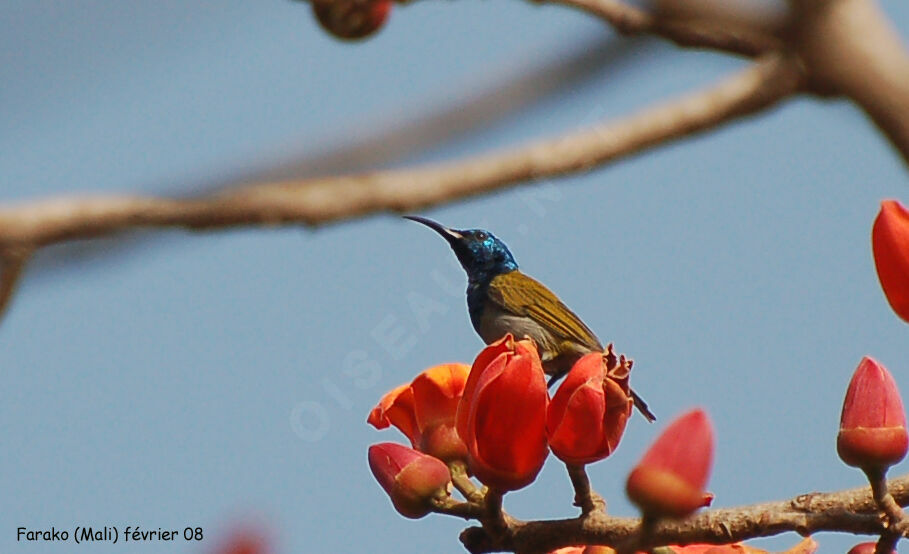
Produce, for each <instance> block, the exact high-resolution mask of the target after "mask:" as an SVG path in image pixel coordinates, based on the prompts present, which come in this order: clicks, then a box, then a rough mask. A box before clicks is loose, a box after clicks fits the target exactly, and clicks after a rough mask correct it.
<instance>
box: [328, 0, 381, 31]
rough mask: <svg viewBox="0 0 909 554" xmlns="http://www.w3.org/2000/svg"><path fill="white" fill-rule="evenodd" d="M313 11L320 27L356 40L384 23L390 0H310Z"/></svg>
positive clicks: (376, 29)
mask: <svg viewBox="0 0 909 554" xmlns="http://www.w3.org/2000/svg"><path fill="white" fill-rule="evenodd" d="M312 9H313V13H315V15H316V19H317V20H318V21H319V24H320V25H322V28H323V29H325V30H326V31H328V32H329V33H331V34H332V35H334V36H336V37H338V38H340V39H346V40H358V39H362V38H366V37H368V36H369V35H371V34H373V33H375V32H376V31H378V30H379V28H380V27H381V26H382V25H384V24H385V20H386V19H388V13H389V12H390V11H391V0H312Z"/></svg>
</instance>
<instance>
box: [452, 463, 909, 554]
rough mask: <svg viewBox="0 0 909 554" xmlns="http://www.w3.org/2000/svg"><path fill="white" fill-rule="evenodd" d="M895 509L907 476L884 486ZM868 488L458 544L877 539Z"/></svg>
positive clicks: (474, 532)
mask: <svg viewBox="0 0 909 554" xmlns="http://www.w3.org/2000/svg"><path fill="white" fill-rule="evenodd" d="M889 491H890V494H891V495H892V496H893V498H894V499H895V501H896V502H897V503H898V504H899V505H906V504H909V475H904V476H902V477H900V478H898V479H895V480H893V481H891V482H890V486H889ZM881 516H882V514H881V513H880V512H879V511H878V506H877V504H876V503H875V500H874V498H873V497H872V494H871V489H870V488H869V487H861V488H856V489H849V490H844V491H840V492H834V493H810V494H803V495H800V496H797V497H795V498H793V499H791V500H785V501H780V502H767V503H763V504H754V505H751V506H742V507H738V508H726V509H717V510H709V511H705V512H701V513H699V514H696V515H694V516H692V517H690V518H687V519H682V520H658V521H655V522H653V523H652V524H651V525H648V526H647V528H646V529H644V528H643V527H642V524H641V520H640V519H636V518H620V517H610V516H607V515H605V514H604V513H602V512H598V511H595V512H591V513H590V514H587V515H585V516H581V517H579V518H575V519H565V520H551V521H532V522H523V521H518V520H514V519H510V520H509V525H508V527H507V529H505V531H504V532H503V533H501V534H496V535H494V536H490V535H489V530H488V529H480V528H476V527H473V528H470V529H467V530H465V532H464V533H462V534H461V540H462V542H464V545H465V547H467V549H468V550H469V551H470V552H473V553H475V554H476V553H481V552H493V551H498V550H497V549H503V548H504V549H506V550H508V551H514V552H548V551H550V550H554V549H556V548H561V547H564V546H571V545H579V544H600V545H607V546H612V547H614V548H616V549H618V550H619V551H624V550H628V551H637V550H648V549H649V548H652V547H654V546H660V545H666V544H690V543H694V542H698V543H712V544H728V543H733V542H738V541H743V540H747V539H753V538H757V537H767V536H772V535H777V534H780V533H784V532H788V531H793V532H796V533H799V534H801V535H810V534H812V533H816V532H819V531H840V532H846V533H856V534H867V535H882V534H885V533H888V529H887V526H886V524H885V520H884V519H883V518H882V517H881Z"/></svg>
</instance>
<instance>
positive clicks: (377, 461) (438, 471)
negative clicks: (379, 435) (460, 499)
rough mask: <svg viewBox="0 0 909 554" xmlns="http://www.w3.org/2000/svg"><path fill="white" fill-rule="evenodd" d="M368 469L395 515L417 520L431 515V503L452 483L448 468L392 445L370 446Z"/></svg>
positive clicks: (431, 459)
mask: <svg viewBox="0 0 909 554" xmlns="http://www.w3.org/2000/svg"><path fill="white" fill-rule="evenodd" d="M369 469H371V470H372V474H373V475H374V476H375V478H376V481H378V482H379V484H380V485H382V488H383V489H385V492H386V493H388V496H390V497H391V502H392V504H394V507H395V509H396V510H398V513H400V514H401V515H402V516H404V517H409V518H412V519H418V518H421V517H423V516H425V515H426V514H428V513H429V512H430V508H431V507H430V502H429V501H430V500H431V499H432V498H433V497H434V496H436V495H438V494H443V493H444V491H445V489H446V488H447V487H448V484H449V483H450V481H451V474H450V473H449V472H448V467H446V466H445V464H444V463H442V461H440V460H439V459H437V458H434V457H432V456H428V455H426V454H423V453H422V452H418V451H416V450H414V449H412V448H407V447H406V446H401V445H400V444H395V443H391V442H383V443H379V444H374V445H372V446H370V447H369Z"/></svg>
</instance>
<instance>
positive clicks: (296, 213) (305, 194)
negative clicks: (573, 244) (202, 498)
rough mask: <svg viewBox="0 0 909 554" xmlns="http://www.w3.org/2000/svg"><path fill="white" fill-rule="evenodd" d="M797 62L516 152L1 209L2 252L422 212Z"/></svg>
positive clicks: (691, 112) (779, 74)
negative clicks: (173, 230)
mask: <svg viewBox="0 0 909 554" xmlns="http://www.w3.org/2000/svg"><path fill="white" fill-rule="evenodd" d="M801 85H802V74H801V73H800V70H799V67H798V65H797V64H796V63H795V62H794V60H793V59H791V58H787V57H784V56H778V55H769V56H766V57H764V58H762V59H760V60H758V61H757V62H756V63H755V64H753V65H751V66H750V67H748V68H747V69H745V70H744V71H742V72H741V73H739V74H737V75H734V76H732V77H730V78H728V79H726V80H725V81H723V82H721V83H719V84H718V85H716V86H714V87H712V88H708V89H706V90H703V91H700V92H696V93H694V94H691V95H689V96H686V97H683V98H680V99H677V100H673V101H670V102H666V103H665V104H662V105H658V106H654V107H652V108H649V109H646V110H644V111H642V112H640V113H637V114H634V115H631V116H629V117H627V118H624V119H620V120H618V121H615V122H606V123H603V124H600V125H596V126H594V127H591V128H589V129H586V130H584V131H580V132H577V133H573V134H570V135H566V136H563V137H559V138H555V139H550V140H545V141H540V142H537V143H534V144H530V145H528V146H524V147H521V148H517V149H514V150H510V151H505V152H499V153H493V154H488V155H484V156H479V157H476V158H470V159H466V160H462V161H458V162H453V163H447V164H440V165H433V166H427V167H421V168H412V169H402V170H392V171H383V172H376V173H364V174H359V175H350V176H341V177H326V178H317V179H307V180H300V181H284V182H278V183H264V184H255V185H249V186H246V187H240V188H236V189H232V190H227V191H224V192H220V193H216V194H212V195H208V196H203V197H199V198H188V199H172V198H154V197H117V196H111V197H104V196H102V197H96V198H66V199H58V200H50V201H39V202H34V203H30V204H21V205H15V206H5V207H0V252H2V251H6V250H8V249H10V248H22V247H25V248H32V247H41V246H45V245H48V244H52V243H57V242H62V241H67V240H73V239H79V238H89V237H95V236H99V235H105V234H110V233H115V232H121V231H126V230H129V229H135V228H141V227H185V228H191V229H213V228H223V227H235V226H243V225H247V226H248V225H278V224H305V225H318V224H324V223H330V222H334V221H339V220H343V219H350V218H354V217H359V216H363V215H367V214H371V213H376V212H382V211H393V212H403V211H410V210H417V209H420V208H425V207H428V206H434V205H438V204H443V203H446V202H451V201H453V200H458V199H462V198H466V197H469V196H474V195H477V194H483V193H488V192H491V191H493V190H498V189H502V188H503V187H505V186H507V185H513V184H515V183H518V182H521V181H526V180H532V179H540V178H545V177H553V176H558V175H564V174H568V173H573V172H578V171H584V170H588V169H590V168H592V167H595V166H597V165H598V164H602V163H603V162H605V161H608V160H613V159H617V158H620V157H623V156H628V155H630V154H634V153H636V152H639V151H641V150H643V149H645V148H648V147H651V146H655V145H658V144H663V143H666V142H669V141H672V140H676V139H679V138H682V137H685V136H688V135H691V134H694V133H697V132H702V131H705V130H707V129H711V128H713V127H716V126H717V125H720V124H722V123H725V122H728V121H730V120H733V119H736V118H739V117H742V116H745V115H748V114H751V113H753V112H755V111H758V110H761V109H763V108H767V107H769V106H771V105H773V104H775V103H776V102H777V101H778V100H780V99H782V98H785V97H787V96H789V95H791V94H792V93H793V92H795V91H797V90H799V88H800V87H801Z"/></svg>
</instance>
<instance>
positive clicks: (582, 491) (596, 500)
mask: <svg viewBox="0 0 909 554" xmlns="http://www.w3.org/2000/svg"><path fill="white" fill-rule="evenodd" d="M565 468H566V469H567V470H568V477H569V479H571V486H572V487H574V505H575V506H577V507H578V508H580V509H581V513H582V514H584V515H587V514H589V513H590V512H593V511H594V510H598V511H601V512H604V513H605V512H606V501H605V500H603V497H602V496H600V495H598V494H597V493H595V492H594V491H593V489H591V487H590V479H589V478H588V477H587V470H585V469H584V466H582V465H574V464H565Z"/></svg>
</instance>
